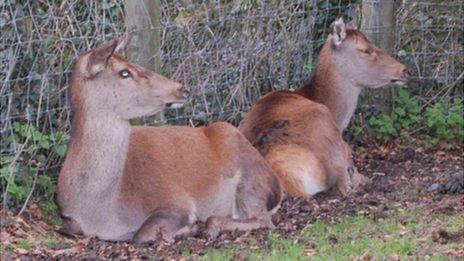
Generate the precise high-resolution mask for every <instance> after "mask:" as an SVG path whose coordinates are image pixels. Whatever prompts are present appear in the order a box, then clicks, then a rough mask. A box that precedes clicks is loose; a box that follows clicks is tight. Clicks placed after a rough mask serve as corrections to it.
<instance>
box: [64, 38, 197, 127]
mask: <svg viewBox="0 0 464 261" xmlns="http://www.w3.org/2000/svg"><path fill="white" fill-rule="evenodd" d="M126 42H127V37H126V36H123V37H120V38H118V39H116V40H114V41H112V42H109V43H106V44H103V45H101V46H99V47H97V48H95V49H93V50H91V51H89V52H88V53H86V54H84V55H83V56H81V57H80V58H79V60H78V61H77V64H76V66H75V72H74V79H73V84H72V86H73V88H72V90H71V96H72V100H73V103H74V104H75V103H84V104H85V107H86V108H88V109H87V110H92V111H97V112H101V113H114V114H116V115H117V116H118V117H120V118H121V119H124V120H128V119H132V118H137V117H142V116H147V115H152V114H154V113H157V112H159V111H161V110H163V109H164V107H174V108H176V107H181V106H182V105H183V103H184V102H185V101H186V99H187V98H188V96H189V92H188V91H187V90H186V89H185V88H184V87H182V85H181V84H179V83H176V82H174V81H172V80H169V79H167V78H165V77H163V76H161V75H159V74H156V73H154V72H153V71H150V70H148V69H145V68H143V67H141V66H138V65H136V64H134V63H131V62H129V61H128V60H127V59H126V58H124V57H123V56H121V55H118V54H116V53H117V52H118V51H120V50H122V49H123V48H124V45H125V43H126Z"/></svg>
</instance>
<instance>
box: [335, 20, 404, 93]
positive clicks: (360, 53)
mask: <svg viewBox="0 0 464 261" xmlns="http://www.w3.org/2000/svg"><path fill="white" fill-rule="evenodd" d="M330 31H331V32H330V35H329V37H328V38H327V42H326V46H328V48H330V54H331V55H330V56H331V57H333V59H334V61H335V64H336V65H338V66H337V70H338V71H339V73H340V75H341V76H342V77H348V78H349V79H344V78H342V79H341V80H342V81H350V82H351V83H353V84H354V85H355V86H358V87H362V88H379V87H382V86H385V85H387V84H389V83H395V84H403V83H405V82H407V81H408V80H409V78H410V74H409V72H408V70H407V68H406V66H404V65H403V64H402V63H400V62H398V61H397V60H395V59H394V58H393V57H391V56H390V55H389V54H387V53H385V52H383V51H382V50H380V49H379V48H377V47H376V46H375V45H373V44H372V43H371V42H370V41H369V40H368V39H367V38H366V37H365V36H364V35H363V34H362V33H361V32H359V31H358V30H357V27H356V21H355V20H353V21H351V22H348V23H346V24H345V22H344V21H343V18H342V17H340V18H338V19H337V20H335V21H334V22H333V23H332V25H331V30H330Z"/></svg>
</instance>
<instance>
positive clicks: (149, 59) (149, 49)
mask: <svg viewBox="0 0 464 261" xmlns="http://www.w3.org/2000/svg"><path fill="white" fill-rule="evenodd" d="M124 9H125V15H126V16H125V24H126V28H127V30H128V31H129V32H130V33H131V41H130V43H129V45H128V46H127V47H126V53H127V56H128V58H129V59H130V60H131V61H133V62H135V63H137V64H139V65H141V66H143V67H146V68H149V69H151V70H153V71H155V72H160V70H161V60H160V58H159V57H155V56H154V55H155V54H156V52H158V51H159V48H160V47H161V3H160V0H125V2H124ZM149 120H150V121H153V122H157V121H158V122H160V121H163V120H164V114H163V113H159V114H156V115H154V116H152V117H149ZM132 123H134V124H140V123H142V122H141V120H135V121H133V122H132Z"/></svg>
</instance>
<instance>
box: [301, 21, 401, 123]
mask: <svg viewBox="0 0 464 261" xmlns="http://www.w3.org/2000/svg"><path fill="white" fill-rule="evenodd" d="M409 78H410V74H409V72H408V70H407V68H406V66H404V65H403V64H402V63H400V62H398V61H397V60H395V59H394V58H393V57H391V56H390V55H389V54H387V53H385V52H383V51H382V50H380V49H379V48H377V47H376V46H375V45H373V44H372V43H371V42H370V41H369V40H368V39H367V38H366V36H364V35H363V34H362V33H361V32H359V31H358V30H357V27H356V20H353V21H351V22H348V23H347V24H346V25H345V23H344V22H343V18H341V17H340V18H339V19H337V20H335V21H334V22H333V23H332V26H331V34H330V35H329V37H327V40H326V42H325V44H324V46H323V47H322V50H321V52H320V54H319V58H318V63H317V66H316V68H315V71H314V73H313V75H312V77H311V81H309V82H308V83H307V84H306V85H304V86H303V87H302V88H301V89H299V90H297V93H299V94H301V95H302V96H304V97H306V98H308V99H310V100H312V101H315V102H317V103H321V104H324V105H325V106H327V107H328V108H329V110H330V112H331V113H332V115H333V117H334V119H335V122H336V123H337V126H338V128H339V129H340V131H341V132H343V130H345V128H346V127H347V126H348V123H349V122H350V119H351V117H352V116H353V113H354V110H355V109H356V105H357V103H358V96H359V93H360V92H361V91H362V90H363V89H364V88H380V87H383V86H386V85H388V84H390V83H393V84H404V83H405V82H407V81H408V80H409Z"/></svg>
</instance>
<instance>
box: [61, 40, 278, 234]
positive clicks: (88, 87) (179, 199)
mask: <svg viewBox="0 0 464 261" xmlns="http://www.w3.org/2000/svg"><path fill="white" fill-rule="evenodd" d="M127 39H128V38H127V37H126V36H122V37H120V38H117V39H116V40H114V41H111V42H107V43H105V44H102V45H101V46H98V47H96V48H94V49H92V50H90V51H89V52H87V53H85V54H83V55H81V56H80V57H79V58H78V59H77V61H76V63H75V65H74V72H73V76H72V81H71V84H70V93H71V95H70V96H71V105H72V110H73V119H72V122H71V141H70V143H69V146H68V152H67V155H66V158H65V161H64V164H63V166H62V169H61V171H60V174H59V178H58V187H57V202H58V205H59V207H60V213H61V216H62V218H63V224H64V225H63V228H62V231H63V232H64V233H67V234H71V235H76V234H83V235H86V236H96V237H98V238H100V239H102V240H108V241H133V242H138V243H140V242H142V243H143V242H147V241H151V240H157V239H160V238H161V239H163V240H172V239H173V238H174V237H175V236H177V235H182V234H188V233H192V232H193V231H194V230H195V224H196V223H197V222H198V221H201V222H205V223H206V231H207V233H208V234H210V235H212V236H214V235H217V234H218V233H220V232H221V231H225V230H235V229H239V230H251V229H258V228H273V227H274V224H273V223H272V220H271V215H272V214H273V213H274V212H275V211H276V210H277V209H278V208H279V206H280V201H281V199H282V190H281V187H280V183H279V181H278V179H277V177H276V176H275V174H274V172H273V170H272V168H271V167H270V166H269V165H268V163H267V162H266V160H265V159H264V158H263V157H262V156H261V155H260V153H259V152H258V151H257V150H256V149H255V148H254V147H253V146H252V145H251V144H250V143H249V142H248V140H247V139H246V138H245V137H244V136H243V135H242V134H241V133H240V131H238V129H237V128H235V127H233V126H232V125H230V124H228V123H224V122H216V123H213V124H211V125H209V126H205V127H197V128H193V127H188V126H157V127H150V126H131V124H130V122H129V121H130V120H131V119H134V118H139V117H142V116H148V115H152V114H155V113H158V112H160V111H162V110H163V109H164V108H179V107H181V106H183V104H184V103H185V102H186V101H187V99H188V97H189V91H188V90H187V89H186V88H185V87H183V86H182V85H181V84H179V83H177V82H175V81H172V80H170V79H167V78H165V77H163V76H161V75H159V74H156V73H155V72H153V71H150V70H148V69H146V68H143V67H140V66H138V65H136V64H134V63H131V62H129V61H128V60H127V59H126V58H125V57H124V56H122V55H121V54H118V53H119V51H120V50H122V49H123V48H124V45H125V43H126V42H127Z"/></svg>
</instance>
